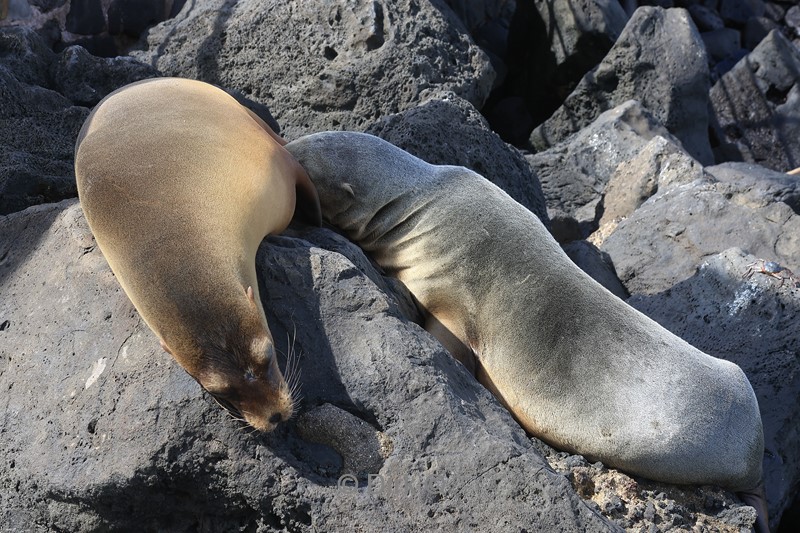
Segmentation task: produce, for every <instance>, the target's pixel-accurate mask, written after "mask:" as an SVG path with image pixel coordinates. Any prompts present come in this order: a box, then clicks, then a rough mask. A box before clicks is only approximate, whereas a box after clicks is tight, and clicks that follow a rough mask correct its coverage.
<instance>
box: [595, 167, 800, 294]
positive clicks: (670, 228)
mask: <svg viewBox="0 0 800 533" xmlns="http://www.w3.org/2000/svg"><path fill="white" fill-rule="evenodd" d="M706 172H707V175H709V176H714V175H715V174H721V173H720V172H718V171H717V170H716V169H715V167H709V168H707V169H706ZM731 172H735V174H734V175H732V176H731V175H729V177H728V178H723V179H720V180H718V181H717V180H716V179H712V178H707V179H703V180H698V181H695V182H693V183H688V184H684V185H678V186H675V187H671V188H668V189H666V190H663V191H659V192H658V193H657V194H655V195H654V196H652V197H651V198H650V199H649V200H647V201H646V202H645V203H644V204H642V206H641V207H639V208H638V209H637V210H636V211H634V212H633V213H632V214H631V215H630V216H629V217H628V218H626V219H624V220H622V221H621V222H620V223H619V225H618V226H616V229H615V230H614V231H613V233H611V234H610V236H607V237H606V238H605V240H604V241H603V242H602V243H601V244H600V249H601V250H603V251H604V252H607V253H608V254H609V255H610V256H611V259H612V261H613V262H614V266H615V267H616V270H617V274H618V275H619V278H620V280H621V281H622V283H623V284H624V285H625V286H626V287H627V289H628V290H629V291H630V292H631V294H644V295H651V294H657V293H661V292H664V291H668V290H669V289H670V288H671V287H674V286H675V285H676V284H678V283H680V282H681V281H684V280H686V279H688V278H690V277H692V276H693V275H694V274H695V273H696V271H697V268H698V267H699V265H700V264H701V263H702V262H703V259H704V258H706V257H708V256H711V255H714V254H718V253H721V252H722V251H724V250H727V249H728V248H733V247H736V248H741V249H742V250H745V251H746V252H748V253H750V254H753V255H755V256H757V257H760V258H763V259H765V260H768V261H777V262H778V263H781V264H783V265H785V266H788V267H789V268H792V269H795V268H796V267H797V266H800V215H798V214H797V213H796V212H795V211H794V210H793V209H792V206H790V205H789V204H787V203H784V202H782V201H775V199H776V197H778V198H780V197H783V198H788V199H792V198H794V199H796V196H795V195H796V191H797V184H796V182H797V180H796V179H795V180H794V183H792V182H790V180H785V178H786V176H785V175H782V174H779V173H776V172H769V171H766V170H765V169H764V170H762V172H761V173H757V174H751V173H750V171H749V170H748V169H747V168H746V167H738V168H735V169H734V170H730V167H726V170H724V171H723V173H729V174H730V173H731ZM765 172H769V174H768V175H765V174H764V173H765ZM758 182H761V183H758ZM798 270H800V269H798ZM742 274H743V272H742Z"/></svg>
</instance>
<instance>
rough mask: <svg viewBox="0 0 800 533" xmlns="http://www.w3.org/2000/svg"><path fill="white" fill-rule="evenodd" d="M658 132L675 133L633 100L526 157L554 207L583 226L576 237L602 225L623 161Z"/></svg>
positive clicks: (551, 207)
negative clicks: (607, 194)
mask: <svg viewBox="0 0 800 533" xmlns="http://www.w3.org/2000/svg"><path fill="white" fill-rule="evenodd" d="M656 136H666V137H668V138H670V139H674V137H672V136H671V135H670V134H669V132H668V131H667V130H666V129H665V128H664V127H663V126H661V125H660V124H659V123H658V122H657V121H656V120H655V119H654V118H653V116H652V115H651V114H650V113H649V112H648V111H647V110H646V109H643V108H642V106H641V105H640V104H639V103H638V102H636V101H633V100H631V101H628V102H624V103H622V104H621V105H619V106H617V107H615V108H613V109H610V110H608V111H605V112H604V113H602V114H601V115H600V116H598V117H597V119H596V120H594V121H593V122H592V123H591V124H590V125H589V126H587V127H585V128H583V129H582V130H581V131H579V132H578V133H576V134H575V135H573V136H571V137H569V138H568V139H566V140H565V141H563V142H561V143H559V144H557V145H556V146H553V147H552V148H550V149H548V150H545V151H543V152H539V153H536V154H531V155H527V156H525V159H526V160H527V161H528V163H529V164H530V165H531V167H532V168H533V170H534V171H535V173H536V175H537V176H538V177H539V180H540V181H541V183H542V189H543V191H544V196H545V200H546V201H547V207H548V210H555V211H559V212H561V213H564V214H566V215H568V216H570V217H572V218H574V219H575V220H577V222H578V224H579V225H580V226H581V227H582V229H581V231H580V234H579V235H577V236H576V238H584V237H586V236H587V235H589V233H591V232H592V231H593V230H594V229H595V227H596V224H597V220H598V218H599V216H600V213H599V212H598V204H599V203H600V200H601V199H602V197H603V192H604V190H605V187H606V184H607V183H608V181H609V180H610V179H611V176H612V175H613V173H614V172H615V170H616V169H617V166H619V164H620V163H622V162H624V161H627V160H629V159H631V158H633V157H634V156H635V155H636V154H637V153H638V152H639V151H640V150H642V149H643V148H644V147H645V145H646V144H647V142H648V141H649V140H650V139H652V138H653V137H656ZM675 142H678V141H677V140H676V141H675Z"/></svg>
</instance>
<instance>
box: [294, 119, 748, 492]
mask: <svg viewBox="0 0 800 533" xmlns="http://www.w3.org/2000/svg"><path fill="white" fill-rule="evenodd" d="M286 149H287V150H288V151H289V152H290V153H292V154H293V155H294V156H295V158H297V160H298V161H299V162H300V164H301V165H303V167H304V168H305V169H306V170H307V171H308V173H309V175H310V177H311V180H312V181H313V182H314V184H315V186H316V187H317V190H318V192H319V196H320V201H321V205H322V215H323V219H324V220H325V221H327V222H329V223H330V224H332V225H333V226H335V227H337V228H339V229H340V230H342V231H343V232H344V233H345V235H347V236H348V237H349V238H350V239H351V240H353V241H355V242H356V243H358V244H359V245H360V246H361V247H362V248H363V249H364V250H365V251H366V252H367V253H369V254H370V255H371V256H372V258H373V259H374V260H375V261H376V262H377V263H378V264H379V265H380V266H381V267H382V268H383V269H384V270H385V271H386V272H387V273H388V274H390V275H392V276H395V277H397V278H398V279H399V280H400V281H402V282H403V283H404V284H405V285H406V286H407V287H408V289H409V291H410V292H411V293H412V294H413V295H414V297H415V299H416V300H417V301H418V303H419V305H420V307H421V309H422V310H423V313H424V314H425V316H426V324H425V327H426V329H427V330H428V331H430V332H431V333H432V334H433V335H434V336H435V337H437V338H438V339H439V340H440V341H441V343H442V344H443V345H444V346H445V347H446V348H447V349H448V350H449V351H450V352H451V353H452V354H453V355H454V356H455V357H456V358H457V359H459V360H460V361H461V362H463V363H464V365H465V366H467V367H468V368H469V369H471V370H472V371H473V372H474V374H475V375H476V377H477V378H478V380H479V381H480V382H481V383H482V384H484V385H485V386H486V387H487V388H488V389H490V390H491V391H492V392H493V393H494V394H495V395H496V396H497V397H498V398H499V399H500V401H501V402H502V403H503V404H504V405H505V406H506V407H507V408H508V409H509V410H510V411H511V412H512V413H513V414H514V416H515V417H516V419H517V420H518V421H519V422H520V424H521V425H522V426H523V427H524V428H525V429H526V430H527V431H528V432H529V433H530V434H532V435H535V436H537V437H539V438H541V439H542V440H544V441H546V442H548V443H550V444H551V445H553V446H555V447H557V448H559V449H562V450H567V451H570V452H575V453H580V454H583V455H585V456H587V457H589V458H591V459H592V460H600V461H602V462H604V463H605V464H607V465H610V466H613V467H617V468H619V469H621V470H624V471H626V472H629V473H632V474H635V475H641V476H644V477H647V478H651V479H654V480H659V481H664V482H669V483H679V484H716V485H720V486H724V487H727V488H730V489H733V490H738V491H748V490H751V489H755V488H756V487H757V486H758V484H759V482H760V480H761V470H762V466H761V463H762V456H763V450H764V439H763V432H762V426H761V417H760V414H759V410H758V403H757V400H756V397H755V394H754V393H753V389H752V387H751V386H750V383H749V382H748V380H747V378H746V377H745V375H744V373H743V372H742V370H741V369H740V368H739V367H738V366H736V365H735V364H733V363H730V362H728V361H724V360H720V359H716V358H714V357H711V356H709V355H707V354H705V353H703V352H701V351H700V350H698V349H696V348H694V347H692V346H690V345H689V344H688V343H686V342H685V341H683V340H682V339H680V338H678V337H677V336H675V335H673V334H672V333H670V332H668V331H667V330H666V329H664V328H663V327H661V326H660V325H658V324H657V323H656V322H654V321H653V320H651V319H649V318H648V317H646V316H645V315H643V314H641V313H639V312H638V311H636V310H634V309H633V308H632V307H630V306H629V305H627V304H625V303H624V302H623V301H622V300H620V299H619V298H617V297H615V296H613V295H612V294H611V293H609V292H608V291H607V290H606V289H604V288H603V287H602V286H601V285H599V284H598V283H597V282H595V281H594V280H593V279H592V278H590V277H589V276H588V275H586V274H584V273H583V272H582V271H581V270H580V269H579V268H577V267H576V266H575V265H574V264H573V263H572V262H571V261H570V260H569V259H568V258H567V256H566V255H565V254H564V253H563V252H562V250H561V248H560V247H559V246H558V244H557V243H556V241H555V240H554V239H553V238H552V237H551V236H550V234H549V233H548V232H547V230H546V229H545V227H544V226H543V225H542V223H541V222H540V221H539V220H538V218H536V216H534V215H533V214H532V213H531V212H529V211H528V210H526V209H525V208H524V207H522V206H521V205H519V204H518V203H517V202H515V201H514V200H513V199H512V198H511V197H510V196H508V195H507V194H506V193H505V192H503V191H502V190H501V189H499V188H498V187H497V186H495V185H493V184H492V183H490V182H489V181H488V180H486V179H484V178H483V177H481V176H479V175H478V174H476V173H474V172H472V171H470V170H468V169H465V168H462V167H453V166H434V165H430V164H427V163H425V162H424V161H422V160H420V159H418V158H416V157H413V156H411V155H410V154H408V153H406V152H404V151H403V150H401V149H399V148H397V147H395V146H393V145H391V144H389V143H388V142H386V141H383V140H382V139H379V138H377V137H373V136H371V135H366V134H359V133H349V132H325V133H318V134H314V135H309V136H306V137H302V138H300V139H297V140H295V141H293V142H290V143H289V144H287V145H286Z"/></svg>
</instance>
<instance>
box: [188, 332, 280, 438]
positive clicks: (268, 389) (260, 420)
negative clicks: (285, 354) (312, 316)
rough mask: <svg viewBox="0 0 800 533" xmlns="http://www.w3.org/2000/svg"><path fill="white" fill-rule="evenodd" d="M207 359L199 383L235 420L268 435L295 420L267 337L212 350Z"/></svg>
mask: <svg viewBox="0 0 800 533" xmlns="http://www.w3.org/2000/svg"><path fill="white" fill-rule="evenodd" d="M237 344H238V345H237ZM204 359H205V366H204V368H203V370H201V371H200V372H199V373H198V376H196V379H197V381H198V382H199V383H200V385H201V386H202V387H203V388H204V389H205V390H206V391H208V392H209V393H210V394H211V395H212V396H213V397H214V399H215V400H216V401H217V402H219V404H220V405H221V406H222V407H224V408H225V409H227V410H228V411H229V412H230V413H232V414H233V415H234V417H236V418H238V419H241V420H243V421H244V422H246V423H247V424H249V425H250V426H252V427H253V428H255V429H257V430H259V431H265V432H267V431H272V430H273V429H275V427H276V426H277V425H278V424H279V423H281V422H285V421H286V420H288V419H289V418H290V417H291V416H292V413H293V412H294V402H293V400H292V395H291V391H290V389H289V385H288V384H287V383H286V380H285V379H284V377H283V374H282V373H281V370H280V368H279V367H278V360H277V357H276V354H275V345H274V343H273V342H272V338H271V337H270V336H269V335H268V334H267V335H266V336H259V337H257V338H255V339H253V340H251V341H250V342H249V343H236V342H234V343H232V344H231V345H228V346H225V347H215V348H211V349H209V350H207V351H206V352H205V357H204Z"/></svg>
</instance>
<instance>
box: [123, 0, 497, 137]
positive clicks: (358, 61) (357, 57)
mask: <svg viewBox="0 0 800 533" xmlns="http://www.w3.org/2000/svg"><path fill="white" fill-rule="evenodd" d="M409 13H413V16H409ZM132 55H133V56H134V57H136V58H138V59H141V60H142V61H144V62H146V63H149V64H151V65H152V66H154V67H156V68H158V69H159V70H160V71H162V72H163V73H164V74H166V75H171V76H182V77H187V78H195V79H199V80H202V81H207V82H210V83H214V84H217V85H220V86H224V87H230V88H233V89H237V90H239V91H241V92H242V93H244V94H245V95H246V96H248V97H250V98H252V99H254V100H256V101H258V102H260V103H262V104H265V105H267V106H268V107H269V108H270V110H272V112H273V113H274V115H275V118H276V119H278V121H279V122H280V123H281V124H282V125H283V126H284V132H285V135H286V136H287V137H288V138H294V137H296V136H298V135H302V134H306V133H311V132H315V131H322V130H337V129H345V130H358V131H363V130H364V129H366V127H367V126H368V125H369V124H370V123H372V122H373V121H374V120H376V119H377V118H379V117H382V116H385V115H388V114H391V113H397V112H399V111H402V110H404V109H407V108H409V107H412V106H414V105H415V104H417V103H418V102H420V101H421V94H422V92H423V91H425V90H426V89H444V90H451V91H453V92H454V93H456V94H458V95H459V96H461V97H463V98H465V99H466V100H468V101H469V102H471V103H472V104H473V105H476V106H477V107H480V106H481V105H482V104H483V102H484V100H485V99H486V98H487V96H488V95H489V91H490V90H491V88H492V82H493V79H494V72H493V70H492V68H491V65H490V63H489V59H488V58H487V56H486V54H484V53H483V52H482V51H481V49H480V48H479V47H478V46H476V45H475V43H474V42H473V41H472V39H471V38H470V37H469V35H468V34H467V32H466V30H465V28H464V26H463V24H462V23H461V21H459V20H458V18H457V17H456V15H455V14H454V13H453V12H452V10H451V9H450V8H449V7H447V6H446V5H444V4H441V3H440V2H438V1H434V2H421V3H419V2H415V1H412V0H401V1H399V2H375V1H370V0H346V1H343V2H321V1H314V2H310V1H290V2H287V1H284V0H270V1H267V2H265V1H263V0H243V1H234V0H198V1H197V2H193V3H191V4H187V5H186V6H185V7H184V9H183V10H182V11H181V12H180V13H179V14H178V15H177V16H176V17H175V18H173V19H170V20H168V21H165V22H164V23H162V24H160V25H158V26H156V27H154V28H152V29H151V30H150V32H149V34H148V37H147V42H146V49H145V50H143V51H140V52H134V53H132Z"/></svg>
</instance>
